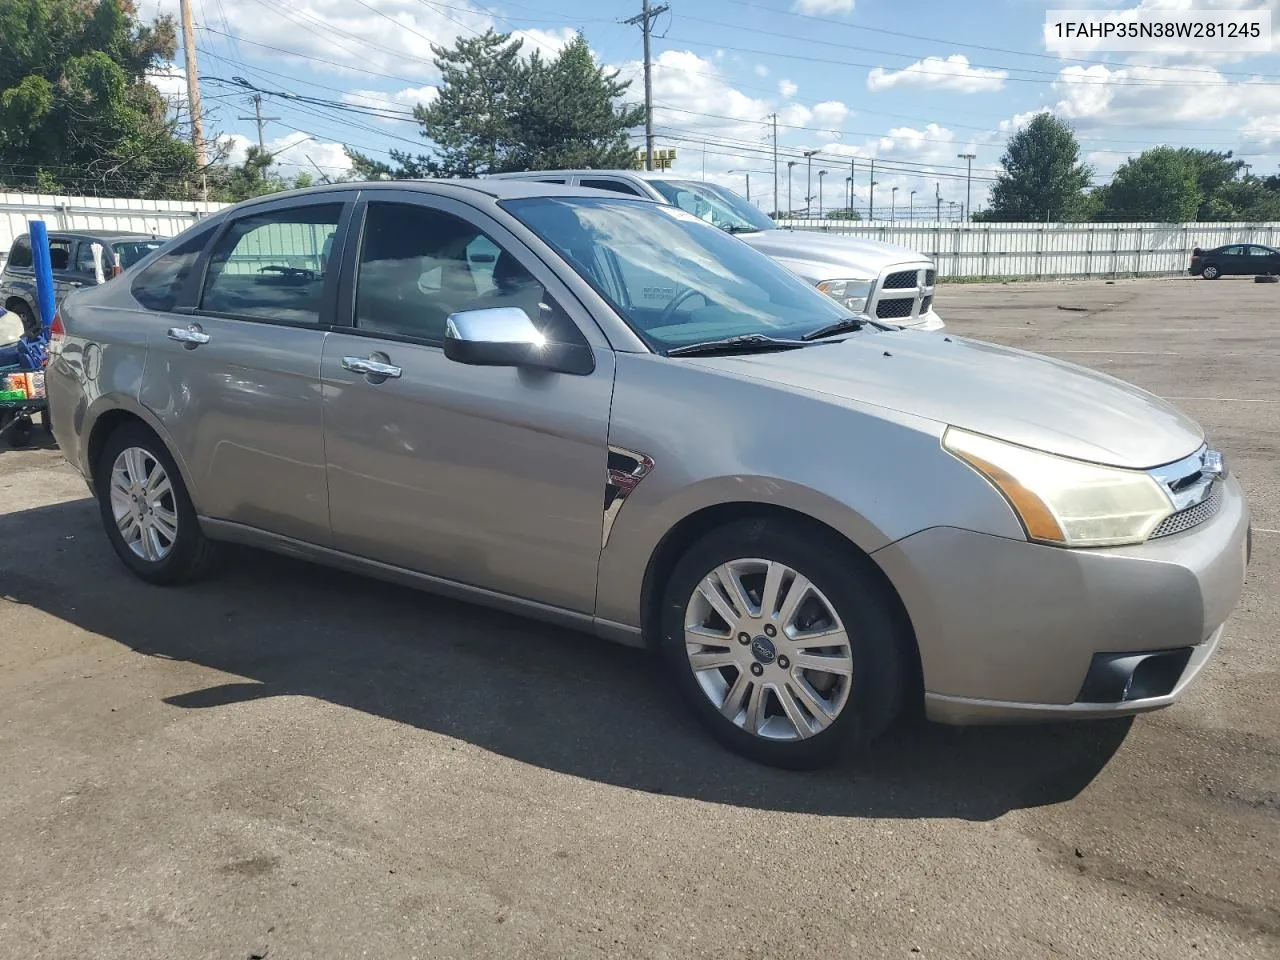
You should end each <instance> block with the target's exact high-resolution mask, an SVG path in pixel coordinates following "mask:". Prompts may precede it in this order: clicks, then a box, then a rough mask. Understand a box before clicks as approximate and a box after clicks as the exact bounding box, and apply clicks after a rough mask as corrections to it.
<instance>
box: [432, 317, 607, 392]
mask: <svg viewBox="0 0 1280 960" xmlns="http://www.w3.org/2000/svg"><path fill="white" fill-rule="evenodd" d="M444 355H445V356H446V357H448V358H449V359H450V360H453V361H456V362H457V363H466V364H470V365H472V366H477V367H532V368H535V369H539V370H550V371H555V372H558V373H573V374H579V375H583V374H588V373H590V372H591V371H592V370H594V369H595V358H594V357H593V355H592V353H591V348H590V347H588V346H587V345H586V344H581V343H557V342H555V341H553V340H551V339H549V338H548V337H547V335H546V334H545V333H543V332H542V330H540V329H538V326H537V324H535V323H534V322H533V320H532V318H530V316H529V315H528V314H527V313H525V312H524V310H522V309H521V308H520V307H488V308H485V309H480V310H464V311H462V312H460V313H453V314H450V315H449V318H448V320H447V321H446V322H445V334H444Z"/></svg>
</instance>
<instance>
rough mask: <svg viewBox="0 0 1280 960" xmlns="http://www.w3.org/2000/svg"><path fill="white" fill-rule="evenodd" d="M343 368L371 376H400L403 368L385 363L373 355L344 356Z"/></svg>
mask: <svg viewBox="0 0 1280 960" xmlns="http://www.w3.org/2000/svg"><path fill="white" fill-rule="evenodd" d="M342 369H343V370H350V371H351V372H352V373H363V374H365V375H367V376H371V377H392V378H395V377H398V376H400V374H401V373H402V371H401V369H400V368H399V367H397V366H396V365H395V364H392V363H384V362H383V361H381V360H374V359H372V358H371V357H343V358H342Z"/></svg>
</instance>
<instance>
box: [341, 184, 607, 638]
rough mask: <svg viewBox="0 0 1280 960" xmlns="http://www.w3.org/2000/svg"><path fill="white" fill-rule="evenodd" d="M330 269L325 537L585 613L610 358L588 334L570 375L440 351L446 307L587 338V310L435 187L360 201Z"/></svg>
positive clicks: (373, 555)
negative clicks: (506, 313) (587, 357)
mask: <svg viewBox="0 0 1280 960" xmlns="http://www.w3.org/2000/svg"><path fill="white" fill-rule="evenodd" d="M379 196H387V195H386V194H379ZM353 246H356V245H353ZM346 264H347V266H346V267H344V270H351V271H353V272H354V291H351V292H349V295H348V296H347V297H346V298H345V302H346V303H347V304H349V305H350V310H351V317H350V319H351V323H352V326H351V328H350V330H349V332H334V333H331V334H330V336H329V338H328V339H327V340H326V342H325V347H324V361H323V365H322V368H321V378H322V382H323V391H324V422H325V450H326V454H327V457H328V478H329V513H330V517H331V520H332V524H333V538H334V546H335V547H337V548H338V549H340V550H343V551H346V552H349V553H353V554H356V555H358V556H362V557H365V558H369V559H373V560H377V561H381V562H384V563H388V564H392V565H395V566H398V567H404V568H408V569H411V570H415V571H419V572H422V573H427V574H430V575H433V576H437V577H442V578H445V579H448V580H452V581H456V582H459V583H464V584H468V585H471V586H477V587H482V588H486V589H489V590H494V591H498V592H500V593H503V594H506V595H510V596H517V597H521V598H525V599H531V600H536V601H539V602H542V603H546V604H551V605H553V606H556V607H560V608H564V609H568V610H573V611H576V612H581V613H590V612H591V610H592V608H593V605H594V597H595V584H596V567H597V563H598V561H599V556H600V539H601V527H602V521H603V510H604V493H605V490H604V487H605V476H606V468H607V432H608V422H609V404H610V398H611V395H612V391H613V355H612V353H611V352H610V351H609V350H608V349H607V348H604V347H603V346H596V349H595V357H596V366H595V370H594V371H593V372H592V373H590V374H587V375H585V376H576V375H571V374H564V373H548V372H543V371H534V370H520V369H514V368H508V367H473V366H465V365H463V364H460V363H455V362H454V361H452V360H449V359H447V358H446V357H445V355H444V351H443V349H442V345H443V342H444V333H445V320H446V318H447V317H448V316H449V314H451V313H454V312H457V311H460V310H466V309H476V308H482V307H492V306H519V307H520V308H522V309H524V310H525V311H526V312H527V313H528V314H529V315H530V316H531V317H534V318H535V319H536V320H539V321H540V322H541V323H542V325H543V327H544V329H545V330H546V331H547V333H548V336H549V337H554V338H557V339H563V338H576V339H578V340H580V341H585V342H589V343H593V344H594V340H593V339H592V338H590V337H584V335H583V333H582V329H583V327H580V326H579V324H589V323H590V319H589V318H587V317H585V315H581V316H578V317H577V318H576V320H575V319H574V318H571V317H570V315H569V314H568V313H566V312H565V310H564V309H563V308H562V306H561V303H562V302H565V301H567V299H568V298H567V296H566V292H565V291H563V288H562V287H560V286H559V282H558V281H557V280H556V279H555V277H554V275H553V274H551V273H550V271H549V270H548V269H547V267H546V265H545V264H542V263H541V262H540V261H538V260H537V258H536V257H534V256H533V255H532V254H531V253H530V252H529V251H528V250H527V249H526V248H525V247H524V246H523V245H522V244H520V243H519V241H517V240H515V238H514V237H512V236H511V235H510V234H508V233H507V232H506V231H505V230H504V229H503V228H502V227H501V226H500V225H499V224H497V223H496V222H494V221H492V220H490V219H489V218H487V217H486V216H485V215H484V214H482V213H480V212H479V211H476V210H474V209H473V208H471V207H469V206H467V205H465V204H462V203H459V202H456V201H453V200H450V199H446V198H427V197H423V196H422V195H420V194H416V195H415V194H409V193H405V194H397V195H395V197H394V199H392V198H388V199H387V200H377V201H374V202H371V203H369V204H368V207H367V210H366V212H365V216H364V222H363V226H362V239H361V242H360V243H359V244H358V254H357V251H356V250H355V249H353V250H352V251H350V252H349V253H348V255H347V258H346ZM575 308H576V309H579V310H580V309H581V308H580V307H576V305H575ZM370 364H377V365H378V366H374V367H371V366H370ZM369 370H372V371H373V372H366V371H369Z"/></svg>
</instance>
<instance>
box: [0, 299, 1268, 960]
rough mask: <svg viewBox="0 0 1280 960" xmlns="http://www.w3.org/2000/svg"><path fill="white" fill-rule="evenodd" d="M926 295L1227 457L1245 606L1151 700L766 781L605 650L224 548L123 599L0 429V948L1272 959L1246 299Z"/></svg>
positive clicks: (1256, 331)
mask: <svg viewBox="0 0 1280 960" xmlns="http://www.w3.org/2000/svg"><path fill="white" fill-rule="evenodd" d="M937 300H938V309H939V311H940V312H941V313H942V315H943V316H944V318H945V319H946V320H947V322H948V324H949V326H950V328H951V330H952V332H954V333H958V334H962V335H967V336H976V337H979V338H982V339H988V340H993V341H996V342H1001V343H1008V344H1013V345H1016V346H1020V347H1026V348H1029V349H1033V350H1037V351H1041V352H1045V353H1049V354H1052V355H1055V356H1059V357H1062V358H1064V359H1068V360H1072V361H1075V362H1078V363H1081V364H1084V365H1086V366H1090V367H1095V368H1097V369H1100V370H1103V371H1106V372H1107V373H1111V374H1114V375H1116V376H1119V377H1122V378H1124V379H1128V380H1131V381H1134V382H1136V383H1138V384H1139V385H1141V386H1143V387H1146V388H1148V389H1150V390H1153V391H1155V392H1156V393H1159V394H1161V395H1163V396H1166V397H1169V398H1172V399H1173V400H1174V402H1175V403H1177V404H1178V405H1179V406H1181V407H1182V408H1183V409H1185V410H1187V411H1188V412H1189V413H1190V414H1192V415H1193V416H1194V417H1196V418H1197V419H1198V420H1199V421H1200V422H1201V423H1202V424H1204V426H1205V428H1206V430H1207V432H1208V434H1209V436H1210V437H1211V439H1212V440H1213V442H1214V443H1215V444H1217V445H1218V446H1220V447H1221V449H1223V450H1224V451H1225V453H1226V455H1227V457H1228V459H1229V461H1230V464H1231V466H1232V468H1233V469H1234V470H1235V471H1236V472H1237V474H1238V475H1239V476H1240V478H1241V482H1242V483H1243V485H1244V487H1245V489H1246V492H1247V494H1248V498H1249V502H1250V506H1251V509H1252V512H1253V518H1254V526H1255V538H1254V556H1253V563H1252V566H1251V569H1250V572H1249V580H1248V583H1247V586H1246V591H1245V595H1244V598H1243V599H1242V601H1241V603H1240V605H1239V608H1238V610H1237V612H1236V614H1235V615H1234V617H1233V618H1232V620H1231V623H1230V626H1229V628H1228V633H1227V636H1226V639H1225V640H1224V642H1223V645H1222V647H1221V649H1220V652H1219V654H1218V656H1217V657H1216V658H1215V660H1214V661H1213V662H1212V663H1211V665H1210V666H1209V668H1208V669H1207V671H1206V673H1205V674H1204V675H1203V676H1202V678H1201V679H1200V681H1199V682H1198V683H1197V684H1196V685H1195V686H1194V687H1193V688H1192V689H1191V690H1190V691H1189V693H1188V694H1187V696H1186V697H1185V698H1184V699H1183V700H1182V701H1181V702H1180V703H1179V704H1177V705H1176V706H1174V707H1172V708H1170V709H1168V710H1164V711H1161V712H1158V713H1156V714H1151V715H1147V716H1144V717H1140V718H1138V719H1136V720H1133V721H1118V722H1095V723H1088V724H1082V725H1074V726H1049V727H1019V728H1008V729H990V728H974V729H966V730H958V729H950V728H942V727H934V726H928V725H924V726H922V727H918V728H912V727H907V728H903V729H898V730H895V731H893V732H891V733H890V734H889V735H888V736H887V737H886V738H885V739H884V740H883V741H882V742H880V743H879V744H878V745H877V746H876V747H875V748H874V749H872V750H871V751H870V752H869V754H867V755H865V756H862V757H858V758H850V759H849V760H848V761H847V762H845V763H843V764H840V765H838V766H837V767H835V768H833V769H830V770H825V771H821V772H817V773H807V774H797V773H788V772H782V771H774V770H769V769H764V768H761V767H758V766H755V765H753V764H751V763H749V762H747V761H744V760H740V759H738V758H736V757H734V756H731V755H729V754H727V753H725V752H723V751H722V750H720V749H719V748H718V747H716V746H715V745H714V744H713V743H712V742H711V741H710V740H709V739H708V738H707V737H706V736H705V735H704V734H703V733H702V732H701V731H700V730H699V729H698V728H697V727H695V726H694V725H693V724H692V723H691V722H690V721H689V720H688V719H687V717H686V715H685V714H684V713H683V711H681V710H680V709H679V707H678V705H677V704H676V703H675V701H674V700H673V699H672V697H671V696H670V695H669V693H668V692H667V690H666V689H665V688H664V686H663V684H662V683H661V680H660V678H658V677H657V676H656V675H655V673H654V672H653V671H652V670H651V669H650V664H649V661H648V659H647V658H646V656H645V655H644V654H643V653H641V652H638V651H635V650H630V649H625V648H621V647H615V646H612V645H610V644H607V643H604V642H601V641H597V640H593V639H592V638H590V637H585V636H581V635H578V634H575V633H572V632H569V631H565V630H561V629H557V628H552V627H547V626H543V625H539V624H535V623H531V622H527V621H524V620H520V619H517V618H515V617H510V616H506V615H503V614H498V613H494V612H489V611H486V610H482V609H478V608H475V607H470V606H467V605H464V604H460V603H455V602H451V601H445V600H440V599H435V598H432V597H430V596H426V595H423V594H419V593H415V592H411V591H409V590H405V589H401V588H398V587H393V586H388V585H385V584H380V583H376V582H372V581H368V580H363V579H359V578H355V577H352V576H350V575H348V574H344V573H339V572H334V571H329V570H324V569H320V568H317V567H312V566H307V565H304V564H301V563H297V562H293V561H290V560H285V559H281V558H277V557H272V556H266V555H262V554H257V553H253V552H249V551H242V552H236V553H234V554H232V556H231V559H230V564H229V567H228V569H227V570H226V572H225V573H223V574H222V575H221V576H220V577H218V578H217V579H215V580H212V581H209V582H205V583H202V584H200V585H197V586H194V587H184V588H179V589H161V588H154V587H148V586H146V585H144V584H141V583H139V582H138V581H136V580H134V579H132V578H131V577H130V576H128V575H127V574H126V573H125V571H124V569H123V568H122V567H121V565H120V564H119V563H118V561H117V560H116V559H115V557H114V555H113V554H112V553H111V551H110V549H109V547H108V546H107V542H106V540H105V538H104V536H103V534H102V532H101V529H100V524H99V519H98V516H97V512H96V508H95V506H94V505H93V503H92V502H91V501H89V500H88V499H87V497H86V491H85V488H84V486H83V484H82V482H81V481H80V479H79V478H78V477H77V476H76V475H74V474H73V472H72V471H71V470H70V469H69V468H68V467H67V466H66V465H65V464H64V463H63V462H62V461H61V458H60V457H59V455H58V453H57V451H56V450H53V449H51V448H49V447H47V446H46V447H44V448H35V449H29V450H24V451H10V450H7V449H4V448H3V447H0V851H2V852H3V855H2V856H0V957H3V958H10V957H12V958H23V960H34V958H76V960H89V958H111V960H119V958H122V957H130V958H149V957H165V958H179V957H180V958H184V960H186V958H202V957H208V958H233V960H236V958H239V960H243V958H252V957H258V958H268V957H269V958H270V960H277V958H280V960H285V958H302V957H308V958H311V957H316V958H330V957H332V958H356V957H378V958H402V957H403V958H409V957H419V958H428V957H431V958H435V957H458V958H464V957H465V958H486V960H488V958H507V957H537V958H551V957H575V958H576V957H627V958H641V957H643V958H649V957H653V958H672V960H676V958H679V960H690V958H695V957H714V958H717V960H731V958H732V960H737V958H779V960H799V958H808V957H814V958H824V960H825V958H833V960H834V958H846V957H848V958H880V957H904V958H913V957H981V958H1017V960H1032V958H1062V957H1108V958H1128V957H1144V958H1160V960H1171V958H1175V960H1180V958H1216V957H1221V958H1227V957H1229V958H1232V960H1245V958H1268V960H1274V958H1275V957H1277V956H1280V700H1278V698H1277V689H1278V687H1280V653H1278V652H1277V632H1278V628H1280V589H1277V584H1278V583H1280V385H1278V380H1280V328H1278V327H1277V324H1276V319H1275V318H1276V316H1277V313H1278V311H1277V306H1278V305H1280V285H1270V284H1266V285H1264V284H1253V283H1251V282H1249V281H1247V280H1243V281H1242V280H1221V281H1217V282H1208V281H1191V280H1185V279H1174V280H1135V281H1117V282H1115V283H1113V284H1107V283H1104V282H1101V281H1091V282H1081V283H1037V284H1023V283H1016V284H1004V285H1002V284H991V285H973V286H948V287H945V288H940V292H939V294H938V298H937Z"/></svg>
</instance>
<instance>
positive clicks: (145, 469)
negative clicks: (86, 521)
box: [111, 447, 178, 563]
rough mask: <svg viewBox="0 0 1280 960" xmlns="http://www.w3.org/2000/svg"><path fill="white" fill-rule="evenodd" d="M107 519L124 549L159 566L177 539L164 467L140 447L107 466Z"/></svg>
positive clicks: (174, 508)
mask: <svg viewBox="0 0 1280 960" xmlns="http://www.w3.org/2000/svg"><path fill="white" fill-rule="evenodd" d="M111 515H112V517H113V518H114V519H115V522H116V528H117V529H118V530H119V531H120V536H121V538H122V539H123V540H124V542H125V544H126V546H128V547H129V549H130V550H132V551H133V552H134V553H135V554H137V555H138V556H139V557H141V558H142V559H143V560H147V561H150V562H152V563H159V562H160V561H162V560H164V559H165V558H166V557H168V556H169V554H170V553H171V552H172V551H173V545H174V543H175V542H176V541H177V539H178V506H177V501H176V500H175V498H174V492H173V484H172V483H171V482H170V480H169V475H168V474H167V473H166V472H165V469H164V466H163V465H162V464H161V463H160V461H159V460H157V459H156V458H155V457H154V456H153V455H152V454H151V453H150V452H148V451H147V450H144V449H143V448H142V447H127V448H125V449H124V450H122V451H120V455H119V456H117V457H116V459H115V463H114V464H112V466H111Z"/></svg>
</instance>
